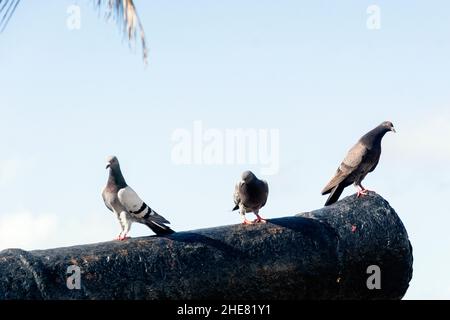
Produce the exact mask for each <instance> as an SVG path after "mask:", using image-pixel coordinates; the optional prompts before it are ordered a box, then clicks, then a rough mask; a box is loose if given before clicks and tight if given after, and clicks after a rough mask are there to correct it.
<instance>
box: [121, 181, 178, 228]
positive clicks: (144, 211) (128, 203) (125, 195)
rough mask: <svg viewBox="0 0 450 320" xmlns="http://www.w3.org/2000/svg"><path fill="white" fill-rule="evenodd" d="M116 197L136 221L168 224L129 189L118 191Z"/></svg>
mask: <svg viewBox="0 0 450 320" xmlns="http://www.w3.org/2000/svg"><path fill="white" fill-rule="evenodd" d="M117 197H118V198H119V201H120V203H121V204H122V205H123V206H124V207H125V209H126V210H127V211H128V212H129V213H131V214H133V216H134V217H136V218H138V219H149V220H151V221H153V222H156V223H160V224H164V223H170V222H169V221H167V220H166V219H165V218H163V217H162V216H160V215H158V214H157V213H156V212H155V211H153V210H152V209H151V208H150V207H149V206H147V205H146V204H145V202H144V201H142V199H141V198H140V197H139V196H138V194H137V193H136V192H135V191H134V190H133V189H132V188H131V187H126V188H123V189H120V190H119V192H118V193H117Z"/></svg>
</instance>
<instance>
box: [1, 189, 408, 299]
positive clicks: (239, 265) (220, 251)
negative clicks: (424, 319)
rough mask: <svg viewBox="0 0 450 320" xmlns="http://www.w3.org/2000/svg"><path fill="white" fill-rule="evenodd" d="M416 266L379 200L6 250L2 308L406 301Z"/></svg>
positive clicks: (398, 226)
mask: <svg viewBox="0 0 450 320" xmlns="http://www.w3.org/2000/svg"><path fill="white" fill-rule="evenodd" d="M412 262H413V258H412V248H411V245H410V242H409V240H408V235H407V232H406V230H405V228H404V226H403V224H402V222H401V221H400V219H399V217H398V216H397V214H396V213H395V211H394V209H392V208H391V207H390V205H389V203H388V202H387V201H386V200H384V199H383V198H381V197H380V196H378V195H376V194H374V193H371V194H370V195H369V196H366V197H364V198H361V199H357V198H356V197H355V196H351V197H348V198H345V199H343V200H342V201H340V202H338V203H336V204H335V205H333V206H330V207H326V208H323V209H320V210H317V211H313V212H310V213H304V214H300V215H298V216H295V217H287V218H281V219H273V220H270V221H269V223H267V224H258V225H252V226H242V225H233V226H225V227H219V228H212V229H205V230H198V231H189V232H179V233H176V234H173V235H171V236H167V237H148V238H139V239H132V240H129V241H127V242H107V243H100V244H95V245H84V246H77V247H71V248H61V249H53V250H45V251H32V252H26V251H23V250H18V249H14V250H5V251H3V252H1V253H0V300H5V299H6V300H9V299H45V300H59V299H95V300H104V299H106V300H111V299H121V300H123V299H133V300H161V299H162V300H203V299H205V300H237V299H238V300H240V299H243V300H255V299H258V300H292V299H293V300H300V299H309V300H323V299H331V300H342V299H401V298H402V297H403V296H404V295H405V293H406V291H407V289H408V286H409V282H410V280H411V278H412ZM74 266H75V267H74ZM370 266H377V267H379V272H380V274H381V278H380V279H381V289H380V290H378V289H376V288H375V289H374V288H370V289H369V286H368V285H367V283H368V279H369V277H371V273H368V269H369V267H370ZM369 271H370V269H369ZM68 272H69V273H68ZM77 272H79V275H80V277H79V281H78V284H79V285H80V288H79V289H77V286H76V283H77V279H78V278H75V277H76V275H77ZM68 277H69V280H70V281H69V282H70V284H72V286H70V285H69V286H68V285H67V284H68ZM72 281H73V282H72ZM74 284H75V285H74ZM69 287H70V289H69Z"/></svg>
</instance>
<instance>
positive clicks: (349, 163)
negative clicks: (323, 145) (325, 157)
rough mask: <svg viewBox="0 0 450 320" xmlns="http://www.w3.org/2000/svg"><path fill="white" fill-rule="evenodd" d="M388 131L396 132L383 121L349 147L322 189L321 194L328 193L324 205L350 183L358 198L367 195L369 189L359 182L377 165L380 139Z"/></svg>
mask: <svg viewBox="0 0 450 320" xmlns="http://www.w3.org/2000/svg"><path fill="white" fill-rule="evenodd" d="M389 131H392V132H396V131H395V129H394V125H393V124H392V122H389V121H385V122H383V123H382V124H380V125H379V126H378V127H376V128H375V129H373V130H372V131H370V132H368V133H367V134H366V135H364V136H363V137H362V138H361V139H359V141H358V143H357V144H356V145H355V146H353V148H351V149H350V151H349V152H348V154H347V156H346V157H345V159H344V161H342V163H341V165H340V166H339V168H338V169H337V171H336V174H335V175H334V177H333V178H332V179H331V181H330V182H329V183H328V184H327V186H326V187H325V188H324V189H323V190H322V195H326V194H330V196H329V197H328V200H327V202H326V203H325V206H329V205H331V204H333V203H335V202H336V201H338V200H339V197H340V196H341V194H342V192H343V191H344V189H345V188H346V187H348V186H349V185H351V184H352V183H353V184H354V185H355V186H356V187H357V188H358V194H357V197H358V198H359V197H361V196H365V195H367V192H368V191H369V190H367V189H366V188H364V187H363V186H362V184H361V182H362V181H363V180H364V178H365V177H366V176H367V174H368V173H369V172H372V171H374V170H375V168H376V167H377V165H378V162H379V161H380V156H381V140H382V139H383V137H384V135H385V134H386V133H387V132H389Z"/></svg>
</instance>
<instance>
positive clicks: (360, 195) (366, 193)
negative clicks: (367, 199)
mask: <svg viewBox="0 0 450 320" xmlns="http://www.w3.org/2000/svg"><path fill="white" fill-rule="evenodd" d="M369 191H370V190H367V189H364V190H358V193H357V194H356V197H357V198H361V197H364V196H367V195H368V194H369Z"/></svg>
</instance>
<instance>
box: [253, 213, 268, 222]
mask: <svg viewBox="0 0 450 320" xmlns="http://www.w3.org/2000/svg"><path fill="white" fill-rule="evenodd" d="M256 217H257V218H256V220H255V221H254V223H267V220H266V219H264V218H261V217H260V216H259V215H256Z"/></svg>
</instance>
